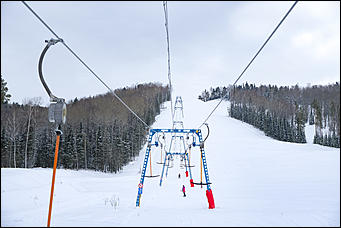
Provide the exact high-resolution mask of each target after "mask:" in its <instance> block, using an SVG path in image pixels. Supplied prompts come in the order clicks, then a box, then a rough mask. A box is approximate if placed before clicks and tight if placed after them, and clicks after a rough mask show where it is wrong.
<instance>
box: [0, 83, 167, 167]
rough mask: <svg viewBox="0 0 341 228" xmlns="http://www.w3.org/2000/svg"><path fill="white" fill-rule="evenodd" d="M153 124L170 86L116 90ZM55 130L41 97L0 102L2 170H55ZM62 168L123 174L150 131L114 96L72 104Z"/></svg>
mask: <svg viewBox="0 0 341 228" xmlns="http://www.w3.org/2000/svg"><path fill="white" fill-rule="evenodd" d="M115 93H116V94H117V95H118V96H119V97H120V98H121V99H122V100H124V101H125V103H126V104H127V105H128V106H129V107H130V108H131V109H132V110H134V112H135V113H136V114H137V115H138V116H140V117H141V118H142V119H143V120H144V121H145V122H146V123H147V124H148V125H151V124H152V123H153V122H154V121H155V117H156V115H158V114H160V108H161V104H162V103H163V102H165V101H168V100H169V99H170V91H169V88H168V86H166V87H165V86H162V85H161V84H159V83H148V84H138V85H136V86H132V87H125V88H122V89H117V90H115ZM55 129H56V126H55V125H54V124H53V123H50V122H49V121H48V108H47V107H42V106H40V102H39V99H31V100H28V101H27V102H25V103H24V104H22V105H19V104H17V103H13V104H9V103H7V102H6V103H2V104H1V167H13V168H24V167H25V168H32V167H50V168H51V167H53V160H54V147H55V141H56V135H55ZM62 131H63V134H62V136H61V140H60V146H59V147H60V149H59V155H58V167H59V168H67V169H76V170H78V169H91V170H96V171H104V172H115V173H116V172H118V171H120V170H121V169H122V167H123V166H124V165H126V164H127V163H128V162H129V161H132V160H133V159H134V157H135V156H137V155H138V154H139V151H140V149H141V148H142V147H143V145H144V143H145V141H146V136H147V134H148V129H147V128H146V126H144V125H143V124H142V123H141V121H139V120H138V119H137V118H136V117H135V116H134V115H133V114H131V113H130V112H129V111H128V110H127V108H126V107H124V106H123V105H122V104H121V103H120V102H119V101H118V100H117V99H116V98H115V97H114V96H113V94H112V93H109V92H108V93H107V94H102V95H97V96H93V97H87V98H81V99H78V98H75V99H74V100H71V101H68V102H67V115H66V123H65V124H63V126H62Z"/></svg>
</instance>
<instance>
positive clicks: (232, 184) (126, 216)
mask: <svg viewBox="0 0 341 228" xmlns="http://www.w3.org/2000/svg"><path fill="white" fill-rule="evenodd" d="M178 95H181V94H178ZM182 99H183V101H184V127H185V128H198V127H199V126H200V125H201V123H202V122H203V121H204V119H205V118H206V117H207V115H208V114H209V113H210V111H211V110H212V109H213V107H214V106H215V105H216V104H217V102H218V101H210V102H206V103H204V102H202V101H199V100H197V99H196V98H194V97H192V96H189V97H182ZM174 100H175V99H174ZM227 106H228V103H226V102H223V103H222V104H221V105H220V106H219V108H218V109H217V110H216V112H215V113H214V114H213V115H212V117H211V118H210V119H209V121H208V123H209V126H210V136H209V138H208V139H207V141H206V144H205V150H206V158H207V165H208V172H209V175H210V181H211V182H212V185H211V187H212V191H213V196H214V199H215V206H216V208H215V209H213V210H210V209H208V202H207V198H206V195H205V191H206V189H205V188H200V186H197V185H196V186H195V187H194V188H191V187H190V184H189V178H186V177H185V174H184V172H185V170H184V169H180V167H179V163H180V159H179V158H175V160H174V167H173V168H171V169H169V171H168V176H167V178H165V179H164V180H163V185H162V186H161V187H160V186H159V181H160V179H159V178H149V179H145V183H144V188H143V194H142V198H141V207H140V208H136V207H135V203H136V196H137V185H138V183H139V179H140V175H141V174H140V173H139V172H140V169H141V167H142V163H143V159H144V153H145V151H144V150H142V151H141V153H140V156H139V157H138V158H136V160H135V161H134V162H131V163H130V164H129V165H127V166H126V167H125V168H124V170H123V171H122V172H121V173H118V174H109V173H100V172H94V171H85V170H81V171H72V170H63V169H58V170H57V174H56V185H55V196H54V201H53V212H52V221H51V226H268V227H269V226H271V227H275V226H340V150H339V149H335V148H330V147H324V146H320V145H314V144H312V138H311V137H313V131H314V129H313V128H312V127H311V126H309V127H307V128H306V130H307V141H308V143H307V144H295V143H286V142H280V141H276V140H273V139H271V138H269V137H266V136H265V135H264V133H263V132H261V131H259V130H257V129H256V128H254V127H252V126H250V125H248V124H245V123H242V122H240V121H238V120H235V119H232V118H230V117H228V116H227ZM166 107H168V108H167V109H164V110H162V112H161V114H160V115H159V116H158V117H157V120H156V122H155V124H154V125H153V127H154V128H171V118H170V110H169V107H170V103H169V102H167V103H166ZM202 131H203V135H204V136H205V135H206V128H205V126H204V127H203V128H202ZM154 148H155V147H154ZM51 149H53V148H51ZM191 155H192V156H191V164H193V165H195V167H194V168H193V169H192V172H193V177H194V181H199V178H200V164H199V160H200V154H199V150H198V149H197V148H196V149H193V150H192V152H191ZM159 160H160V151H159V148H157V149H156V150H152V168H153V174H160V172H161V166H160V165H158V164H156V162H158V161H159ZM148 169H149V168H148ZM179 172H180V173H181V179H178V177H177V175H178V174H179ZM147 174H148V171H147ZM51 179H52V169H43V168H34V169H4V168H2V169H1V226H46V224H47V215H48V206H49V197H50V186H51ZM183 184H184V185H185V186H186V192H187V197H183V196H182V193H181V186H182V185H183ZM118 199H119V200H118ZM118 201H119V202H118ZM117 202H118V205H117V206H116V207H115V203H117Z"/></svg>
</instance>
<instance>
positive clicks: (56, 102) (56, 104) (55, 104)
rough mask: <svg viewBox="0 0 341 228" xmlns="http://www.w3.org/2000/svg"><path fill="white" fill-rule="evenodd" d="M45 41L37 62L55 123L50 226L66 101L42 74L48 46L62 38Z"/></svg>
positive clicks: (49, 110)
mask: <svg viewBox="0 0 341 228" xmlns="http://www.w3.org/2000/svg"><path fill="white" fill-rule="evenodd" d="M45 42H46V43H47V45H46V47H45V48H44V50H43V51H42V53H41V54H40V58H39V63H38V72H39V78H40V81H41V83H42V84H43V86H44V88H45V90H46V92H47V94H48V95H49V97H50V105H49V109H48V119H49V122H51V123H55V124H56V130H55V133H56V148H55V152H54V162H53V173H52V184H51V192H50V204H49V213H48V219H47V226H48V227H50V223H51V213H52V202H53V191H54V183H55V178H56V169H57V162H58V150H59V141H60V136H61V135H62V134H63V132H62V129H61V125H62V124H64V123H65V121H66V103H65V99H64V98H59V97H56V96H55V95H53V94H52V92H51V90H50V89H49V87H48V86H47V84H46V82H45V80H44V76H43V69H42V68H43V66H42V65H43V60H44V57H45V54H46V52H47V50H48V49H49V47H50V46H52V45H55V44H56V43H58V42H63V40H62V39H60V38H58V39H50V40H45Z"/></svg>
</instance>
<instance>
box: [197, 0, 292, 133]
mask: <svg viewBox="0 0 341 228" xmlns="http://www.w3.org/2000/svg"><path fill="white" fill-rule="evenodd" d="M297 2H298V1H295V3H294V4H293V5H292V6H291V7H290V9H289V10H288V12H287V13H286V14H285V16H284V17H283V18H282V20H281V21H280V22H279V24H278V25H277V26H276V28H275V29H274V30H273V32H272V33H271V34H270V36H269V37H268V38H267V39H266V41H265V42H264V44H263V45H262V46H261V48H260V49H259V50H258V52H257V53H256V55H255V56H254V57H253V58H252V59H251V61H250V62H249V64H247V66H246V67H245V69H244V70H243V71H242V73H241V74H240V75H239V77H238V78H237V79H236V81H235V82H234V83H233V85H232V86H231V87H230V88H229V89H228V91H227V92H226V94H225V95H224V96H223V97H222V98H221V99H220V101H219V103H218V104H217V105H216V106H215V107H214V109H213V110H212V112H211V113H210V114H209V115H208V116H207V118H206V119H205V121H204V122H203V123H202V124H201V125H200V127H199V128H201V127H202V126H203V125H204V124H205V123H206V122H207V120H208V119H209V118H210V117H211V115H212V114H213V112H214V111H215V110H216V109H217V108H218V106H219V105H220V103H221V102H222V101H223V100H224V98H225V97H226V96H227V95H228V94H229V92H230V90H231V88H232V87H234V86H235V85H236V83H237V82H238V81H239V79H240V78H241V77H242V75H243V74H244V73H245V71H246V70H247V69H248V68H249V66H250V65H251V63H252V62H253V60H255V59H256V57H257V56H258V54H259V53H260V52H261V50H262V49H263V48H264V46H265V45H266V44H267V43H268V41H269V40H270V38H271V37H272V35H273V34H274V33H275V32H276V31H277V29H278V28H279V26H280V25H281V24H282V22H283V21H284V20H285V18H286V17H287V16H288V15H289V13H290V12H291V10H292V9H293V8H294V7H295V5H296V4H297Z"/></svg>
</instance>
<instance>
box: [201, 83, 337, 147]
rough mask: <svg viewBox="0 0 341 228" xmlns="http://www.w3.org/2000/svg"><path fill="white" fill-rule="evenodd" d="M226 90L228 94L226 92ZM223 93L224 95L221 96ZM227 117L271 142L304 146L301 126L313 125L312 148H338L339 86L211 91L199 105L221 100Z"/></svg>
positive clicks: (243, 87)
mask: <svg viewBox="0 0 341 228" xmlns="http://www.w3.org/2000/svg"><path fill="white" fill-rule="evenodd" d="M222 88H228V89H225V90H224V89H222ZM228 90H230V92H229V93H227V91H228ZM224 92H225V93H224ZM224 96H225V98H226V99H228V100H230V102H231V106H230V108H229V110H228V112H229V115H230V116H231V117H233V118H236V119H239V120H241V121H243V122H246V123H249V124H251V125H253V126H255V127H256V128H258V129H260V130H262V131H264V132H265V134H266V135H267V136H270V137H272V138H274V139H277V140H281V141H287V142H296V143H305V142H306V137H305V130H304V129H305V125H306V124H309V125H315V136H314V142H313V143H315V144H320V145H325V146H331V147H337V148H340V84H339V82H336V83H334V84H329V85H325V86H322V85H314V86H307V87H303V88H302V87H299V86H298V85H295V86H291V87H289V86H280V87H278V86H276V85H260V86H256V85H255V84H249V83H247V82H246V83H245V84H242V85H238V86H234V87H231V86H229V87H217V88H215V89H213V88H211V89H210V92H208V91H207V90H205V91H204V92H202V94H201V95H200V96H199V97H198V98H199V99H201V100H203V101H208V100H214V99H218V98H219V99H220V98H222V97H224Z"/></svg>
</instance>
